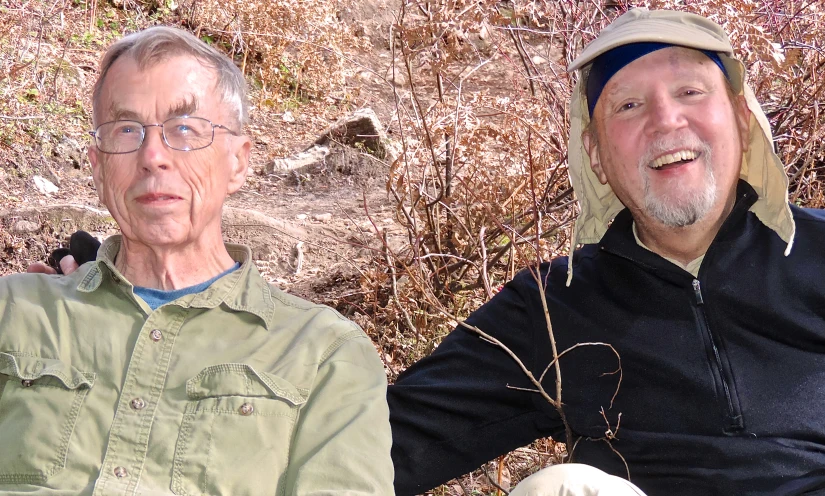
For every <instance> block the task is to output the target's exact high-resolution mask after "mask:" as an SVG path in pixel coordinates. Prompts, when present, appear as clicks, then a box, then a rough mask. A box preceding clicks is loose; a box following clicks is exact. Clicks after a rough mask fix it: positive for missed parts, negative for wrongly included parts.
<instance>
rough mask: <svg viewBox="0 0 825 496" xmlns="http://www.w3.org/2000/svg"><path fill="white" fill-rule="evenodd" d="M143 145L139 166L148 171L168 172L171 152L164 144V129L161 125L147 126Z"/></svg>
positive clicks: (139, 155) (139, 153)
mask: <svg viewBox="0 0 825 496" xmlns="http://www.w3.org/2000/svg"><path fill="white" fill-rule="evenodd" d="M145 133H146V134H145V135H144V137H143V144H141V146H140V149H139V150H138V151H137V153H138V164H139V165H140V166H141V167H143V168H144V169H146V170H153V169H161V170H166V169H168V168H169V166H170V164H171V158H172V157H171V153H170V152H171V150H170V148H169V147H168V146H166V143H164V142H163V128H162V127H160V126H159V125H149V126H146V130H145Z"/></svg>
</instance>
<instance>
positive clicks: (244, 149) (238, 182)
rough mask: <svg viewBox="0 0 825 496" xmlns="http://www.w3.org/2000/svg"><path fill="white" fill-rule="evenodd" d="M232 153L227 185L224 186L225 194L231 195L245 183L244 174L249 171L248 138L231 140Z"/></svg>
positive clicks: (250, 146) (242, 137)
mask: <svg viewBox="0 0 825 496" xmlns="http://www.w3.org/2000/svg"><path fill="white" fill-rule="evenodd" d="M233 147H234V149H233V152H232V159H231V164H230V167H231V168H232V170H230V171H229V184H227V186H226V193H227V194H229V195H231V194H232V193H234V192H236V191H238V190H239V189H241V186H243V183H244V182H245V181H246V174H247V172H248V171H249V154H250V153H251V151H252V141H251V140H250V139H249V137H248V136H238V137H236V138H234V139H233Z"/></svg>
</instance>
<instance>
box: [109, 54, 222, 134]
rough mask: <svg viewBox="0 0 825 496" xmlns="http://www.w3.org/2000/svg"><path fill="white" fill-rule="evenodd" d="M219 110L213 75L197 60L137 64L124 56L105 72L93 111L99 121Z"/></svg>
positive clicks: (170, 59)
mask: <svg viewBox="0 0 825 496" xmlns="http://www.w3.org/2000/svg"><path fill="white" fill-rule="evenodd" d="M223 107H224V105H222V101H221V94H220V91H219V90H218V85H217V76H216V74H215V72H214V71H213V70H212V69H210V68H209V67H206V66H205V65H204V64H203V63H202V62H201V61H200V60H198V59H197V58H194V57H191V56H186V55H180V56H171V57H165V58H162V59H158V60H155V61H151V62H147V63H138V61H137V60H135V59H134V58H133V57H131V56H129V55H128V54H124V55H123V56H122V57H120V58H118V59H117V60H116V61H115V62H114V63H113V64H112V66H111V68H110V69H109V71H108V74H107V75H106V79H105V80H104V81H103V84H102V86H101V88H100V98H99V100H98V101H97V102H96V106H95V109H94V111H95V117H96V118H97V119H98V121H99V122H102V121H100V120H99V119H105V120H117V119H135V120H143V119H146V118H149V117H152V118H154V119H162V118H165V117H167V118H168V117H173V116H178V115H196V114H198V112H199V111H203V110H205V109H206V110H208V111H209V112H210V113H212V114H215V115H213V117H217V115H216V114H219V113H222V112H223V111H224V110H225V109H223ZM147 113H151V114H153V115H151V116H149V115H145V114H147Z"/></svg>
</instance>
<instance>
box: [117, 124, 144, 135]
mask: <svg viewBox="0 0 825 496" xmlns="http://www.w3.org/2000/svg"><path fill="white" fill-rule="evenodd" d="M138 132H140V130H139V128H138V126H135V125H133V124H123V125H122V126H118V127H117V128H116V129H115V133H117V134H133V133H138Z"/></svg>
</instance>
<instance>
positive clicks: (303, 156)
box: [266, 145, 329, 174]
mask: <svg viewBox="0 0 825 496" xmlns="http://www.w3.org/2000/svg"><path fill="white" fill-rule="evenodd" d="M327 155H329V147H328V146H321V145H312V146H310V147H309V148H307V149H306V150H304V151H302V152H300V153H298V154H296V155H293V156H291V157H288V158H276V159H274V160H272V161H271V162H269V163H268V164H266V172H267V174H272V173H275V172H279V171H290V170H295V169H300V168H302V167H307V166H309V165H314V164H317V163H320V162H323V161H324V159H325V158H326V156H327Z"/></svg>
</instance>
